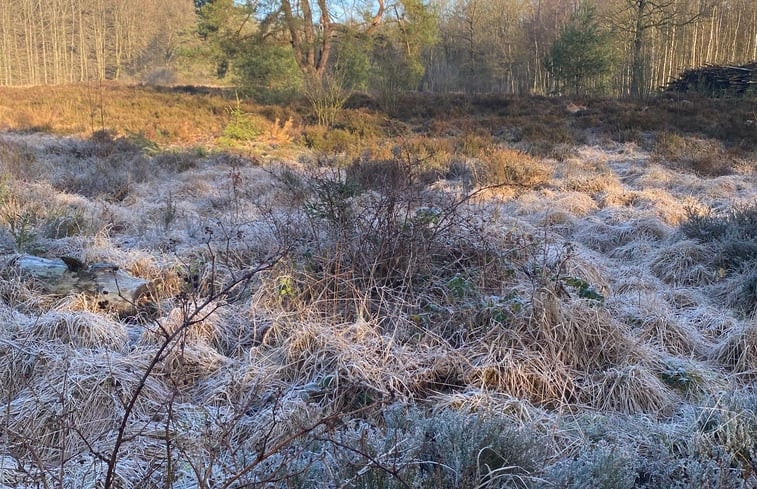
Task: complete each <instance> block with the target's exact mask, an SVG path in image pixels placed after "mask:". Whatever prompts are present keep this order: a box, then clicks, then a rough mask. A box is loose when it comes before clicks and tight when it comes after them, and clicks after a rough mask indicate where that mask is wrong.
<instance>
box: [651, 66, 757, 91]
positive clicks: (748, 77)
mask: <svg viewBox="0 0 757 489" xmlns="http://www.w3.org/2000/svg"><path fill="white" fill-rule="evenodd" d="M665 90H666V91H667V92H696V93H701V94H704V95H707V96H710V97H718V96H726V95H730V96H738V97H754V96H757V62H752V63H748V64H745V65H741V66H720V65H708V66H703V67H701V68H693V69H690V70H686V71H684V72H683V73H681V74H680V75H679V76H678V78H677V79H675V80H673V81H671V82H670V83H668V85H667V87H665Z"/></svg>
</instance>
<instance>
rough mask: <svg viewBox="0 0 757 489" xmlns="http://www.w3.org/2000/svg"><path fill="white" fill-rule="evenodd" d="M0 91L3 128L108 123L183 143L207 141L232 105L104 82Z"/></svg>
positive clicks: (80, 128) (82, 131)
mask: <svg viewBox="0 0 757 489" xmlns="http://www.w3.org/2000/svg"><path fill="white" fill-rule="evenodd" d="M0 96H1V97H2V99H3V103H2V106H1V107H2V108H1V109H0V126H2V127H5V128H7V129H11V130H16V131H34V130H40V129H41V130H43V131H49V132H54V133H57V134H76V135H88V134H91V133H93V132H95V131H97V130H100V129H103V128H108V129H112V130H113V131H115V132H116V133H118V134H121V135H134V136H135V137H137V139H139V138H144V139H146V140H148V141H152V142H154V143H158V144H181V145H184V146H191V145H201V144H206V143H208V142H212V140H213V137H214V135H220V133H221V130H222V129H223V127H224V125H225V124H226V123H227V122H228V120H229V114H228V110H227V109H228V108H229V107H230V106H231V105H232V104H231V102H230V101H229V100H227V99H224V98H223V97H219V96H212V95H200V94H194V95H190V94H186V93H179V92H176V93H171V92H170V91H165V90H157V89H153V88H148V87H130V86H125V85H118V84H110V83H104V84H102V85H90V86H85V85H71V86H55V87H29V88H9V87H3V88H2V89H0ZM245 107H246V106H245ZM246 108H247V107H246ZM247 109H248V110H253V109H252V108H247Z"/></svg>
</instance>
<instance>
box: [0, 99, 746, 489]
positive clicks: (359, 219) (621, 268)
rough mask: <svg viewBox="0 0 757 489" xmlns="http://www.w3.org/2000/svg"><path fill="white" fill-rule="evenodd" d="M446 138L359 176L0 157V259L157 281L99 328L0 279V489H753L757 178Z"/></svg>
mask: <svg viewBox="0 0 757 489" xmlns="http://www.w3.org/2000/svg"><path fill="white" fill-rule="evenodd" d="M540 103H543V104H546V103H547V102H543V101H542V102H540ZM549 103H550V104H551V103H552V102H549ZM518 107H519V106H516V105H512V106H510V108H509V109H508V110H511V111H512V113H513V117H517V118H522V117H525V115H523V113H522V111H524V110H525V108H523V107H521V108H518ZM555 110H556V109H555ZM642 113H643V112H642ZM591 115H592V112H591V110H590V112H589V114H584V115H582V116H580V117H582V118H583V117H586V118H590V117H591ZM564 117H565V118H570V117H574V116H571V115H567V114H566V115H565V116H564ZM615 117H619V116H617V115H616V116H615ZM411 119H412V118H411V117H407V118H406V121H407V120H411ZM461 120H463V121H464V122H465V124H468V126H466V127H467V129H468V130H469V131H468V132H467V133H463V134H458V133H456V132H455V127H454V124H450V123H449V121H448V120H445V119H434V120H433V121H432V124H430V125H428V126H425V125H424V126H421V127H420V128H419V129H418V130H417V131H415V132H411V129H412V128H411V127H408V128H406V129H407V133H404V134H401V135H400V136H398V137H394V136H386V137H382V138H379V137H378V136H375V137H376V138H377V139H376V141H373V142H372V143H371V144H372V145H373V148H372V152H366V153H365V154H364V155H363V156H362V157H360V158H359V159H354V160H353V159H351V158H347V157H346V156H345V155H344V153H341V154H324V153H320V152H318V151H314V149H313V148H309V149H308V148H298V147H297V146H296V141H294V142H292V141H290V143H289V144H292V148H296V151H297V152H298V153H299V154H300V155H301V157H300V158H299V159H297V160H296V161H292V160H289V159H286V160H283V159H282V160H278V159H272V158H268V159H265V158H262V156H261V158H260V159H250V158H247V157H242V156H239V155H234V154H228V153H224V152H208V153H203V152H197V151H193V152H169V153H165V152H163V153H161V152H157V153H156V150H155V148H152V149H150V150H149V151H147V152H146V151H145V150H144V148H143V147H141V146H139V145H136V144H135V142H134V140H133V139H129V138H118V137H114V135H113V134H108V133H97V134H96V135H94V136H93V137H91V138H87V139H83V140H80V139H68V138H62V137H54V136H49V135H47V136H45V135H39V134H34V133H32V134H5V135H0V165H2V174H3V178H2V180H1V181H0V223H1V224H2V236H0V237H1V238H2V240H1V242H0V245H2V247H3V248H4V251H5V253H13V252H26V253H35V254H39V255H42V256H47V257H57V256H74V257H77V258H80V259H82V260H84V261H86V262H90V263H97V262H107V263H113V264H115V265H118V266H119V267H120V268H121V269H123V270H124V271H126V272H127V273H130V274H133V275H135V276H139V277H143V278H146V279H148V280H150V281H151V287H150V294H149V297H148V298H147V299H148V300H146V301H145V302H146V303H145V304H139V305H138V310H137V311H135V314H133V315H121V316H118V315H116V314H115V313H113V312H109V311H106V310H101V309H100V308H99V307H98V304H97V303H96V301H93V300H92V299H91V298H89V297H87V296H68V297H51V296H47V295H45V294H44V293H43V292H42V289H41V288H40V287H39V284H35V283H33V282H32V281H30V280H28V279H26V278H24V277H22V276H19V275H18V273H17V271H14V270H12V269H11V268H5V269H3V270H2V278H1V279H0V298H1V299H2V301H1V302H0V318H1V319H2V322H1V323H0V324H1V325H2V326H0V485H4V486H7V487H30V488H31V487H74V488H78V487H81V488H85V487H86V488H94V487H102V483H103V482H104V481H105V478H106V473H107V472H108V468H109V467H108V466H109V463H110V465H112V468H113V474H112V475H113V476H114V477H113V478H112V479H109V481H110V482H112V487H124V488H127V487H148V488H152V487H182V488H195V487H196V488H219V487H366V488H367V487H428V488H431V487H470V488H477V487H570V488H586V487H607V488H624V487H629V488H630V487H656V488H668V487H690V488H698V487H719V488H732V487H745V488H748V487H754V486H755V484H757V473H755V464H756V463H757V441H756V440H757V438H755V433H757V392H755V390H754V382H755V380H757V312H756V310H755V303H756V301H757V299H755V298H756V297H757V288H756V286H755V283H756V282H755V277H754V270H755V255H754V249H753V248H754V246H753V244H754V243H753V242H754V238H755V236H754V226H753V225H752V224H754V209H755V202H757V187H756V186H755V183H756V182H755V178H756V175H757V173H756V172H755V162H754V160H753V159H750V158H751V157H750V156H749V154H748V153H741V154H740V156H738V158H740V160H739V162H738V164H736V163H734V159H733V158H737V156H734V154H729V156H728V157H729V158H730V159H729V160H728V163H729V166H728V171H727V172H726V173H728V174H727V175H720V173H723V172H720V171H718V172H704V171H702V170H701V168H686V167H685V165H684V164H683V163H682V162H685V160H686V158H685V157H684V156H681V155H680V153H681V152H682V151H685V149H686V147H688V146H686V147H684V146H685V145H676V144H675V143H676V141H677V140H676V139H675V138H672V137H671V136H670V134H669V133H665V134H666V136H665V137H666V138H668V139H667V140H665V144H666V146H664V148H665V151H663V150H662V149H661V148H663V146H661V144H662V143H658V145H657V146H655V145H654V144H651V143H650V144H647V145H644V144H643V143H642V146H639V145H637V143H634V142H623V143H619V142H613V141H612V140H611V139H609V137H610V136H612V135H610V136H608V135H607V134H599V133H597V132H594V131H592V130H589V129H586V131H585V132H583V131H584V125H588V122H590V121H587V120H584V119H581V123H580V124H578V123H576V121H573V122H570V121H568V122H566V124H568V123H570V124H572V126H571V127H572V129H571V131H573V132H571V134H573V135H574V136H575V135H579V136H581V137H580V138H579V139H583V140H584V143H583V144H579V145H576V144H573V145H572V146H571V148H570V150H569V151H563V150H561V151H560V154H559V155H556V154H554V149H555V148H551V149H550V151H542V149H544V146H540V148H541V149H539V151H534V148H533V147H531V148H529V146H528V144H524V143H523V142H522V141H515V140H513V138H512V137H511V136H512V134H513V131H514V130H515V129H517V127H515V128H509V129H508V131H509V132H508V131H505V132H498V131H495V130H493V129H492V130H491V131H489V132H487V131H488V130H489V129H490V128H489V127H488V126H487V125H486V123H487V121H486V120H484V121H483V122H482V123H481V127H479V128H477V127H476V126H475V122H472V121H471V120H470V118H469V117H467V116H464V117H462V118H461ZM566 120H567V119H566ZM411 122H412V121H411ZM411 122H405V124H411ZM491 122H492V121H491V120H489V121H488V123H491ZM516 122H517V123H519V124H520V123H522V122H523V120H521V119H517V121H516ZM555 123H556V119H555V120H552V119H549V120H537V119H534V120H532V121H530V123H529V125H528V126H527V127H526V126H524V127H525V130H524V133H528V134H530V135H531V136H532V137H536V136H537V135H539V134H542V133H549V128H550V127H552V126H550V124H555ZM353 124H357V122H355V121H353ZM539 124H542V125H543V127H542V126H539ZM540 127H542V129H541V130H540V129H539V128H540ZM544 127H546V129H544ZM647 129H649V128H647ZM395 130H397V131H401V130H402V129H398V128H395ZM476 130H479V131H478V132H476ZM579 130H580V131H579ZM666 130H668V131H669V130H670V128H669V127H666ZM419 131H421V132H422V131H427V132H426V133H425V134H424V133H422V134H420V135H419ZM540 131H541V132H540ZM516 132H517V131H516ZM579 132H580V134H579ZM655 135H656V133H655V132H653V131H649V132H647V133H645V134H641V137H640V139H641V140H643V139H650V140H651V139H654V137H655ZM427 136H433V137H428V138H427ZM324 137H325V136H324ZM566 137H567V136H566ZM710 137H713V136H710ZM687 141H688V140H687ZM563 144H567V143H563ZM687 144H688V143H687ZM707 144H710V145H712V144H714V143H712V141H709V142H708V143H707ZM655 148H656V149H655ZM563 149H565V148H563ZM673 150H675V151H677V153H676V155H677V156H676V158H675V161H668V160H667V159H666V156H665V155H669V154H672V151H673ZM289 151H295V149H290V150H289ZM719 151H720V150H719ZM722 151H725V150H722ZM545 154H547V155H548V156H552V157H545V156H544V155H545ZM715 154H716V152H713V153H712V155H715ZM717 154H724V153H717ZM712 155H710V156H711V157H714V156H712ZM556 156H559V161H558V159H557V158H555V157H556ZM264 160H265V162H263V161H264ZM519 164H522V167H520V166H519ZM718 168H720V167H718ZM713 173H714V174H713ZM500 183H501V184H503V185H498V184H500ZM482 185H488V186H486V187H482ZM261 264H264V265H266V268H265V270H263V271H261V272H260V273H256V274H254V276H252V277H251V279H250V280H244V281H242V282H240V283H239V285H238V286H236V287H231V288H230V289H229V291H228V293H223V294H221V293H219V291H222V290H224V288H225V287H229V286H230V284H234V283H236V282H235V281H237V280H239V278H240V277H244V276H245V273H248V272H249V271H250V270H251V269H253V268H255V267H258V266H260V265H261ZM146 372H149V375H147V376H145V373H146ZM137 391H138V394H136V395H135V392H137ZM124 419H126V422H125V423H122V422H123V420H124ZM117 444H118V446H119V448H118V452H117V457H113V451H114V446H116V445H117ZM98 484H100V485H98Z"/></svg>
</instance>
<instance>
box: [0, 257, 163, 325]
mask: <svg viewBox="0 0 757 489" xmlns="http://www.w3.org/2000/svg"><path fill="white" fill-rule="evenodd" d="M2 267H3V268H8V267H12V268H13V269H15V270H17V271H18V272H19V273H20V274H21V275H22V276H27V277H30V278H32V279H34V280H36V281H37V282H38V283H39V284H40V285H41V286H42V287H43V288H44V289H45V290H46V291H47V292H48V293H50V294H53V295H60V296H65V295H68V294H80V293H83V294H87V295H89V296H92V297H94V298H95V299H96V300H97V304H98V305H99V306H100V307H101V308H102V309H115V310H118V311H129V310H131V309H133V307H134V304H136V302H137V301H138V300H139V299H140V298H141V297H142V296H144V295H145V294H146V292H147V287H148V284H149V282H148V281H147V280H144V279H141V278H137V277H132V276H131V275H129V274H127V273H124V272H122V271H121V270H119V269H118V267H117V266H115V265H111V264H108V263H95V264H92V265H86V264H84V263H82V262H81V261H79V260H77V259H76V258H70V257H63V258H40V257H38V256H32V255H25V254H21V255H8V256H5V257H4V258H3V259H2Z"/></svg>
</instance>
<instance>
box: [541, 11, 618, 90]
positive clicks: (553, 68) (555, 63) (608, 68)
mask: <svg viewBox="0 0 757 489" xmlns="http://www.w3.org/2000/svg"><path fill="white" fill-rule="evenodd" d="M615 53H616V50H615V46H614V36H613V35H612V33H611V32H610V31H607V30H605V29H603V28H602V26H601V25H600V24H599V22H598V20H597V15H596V8H595V6H594V4H593V3H592V2H591V1H589V0H587V1H583V2H581V3H580V4H579V6H578V8H577V9H576V11H575V12H574V13H573V15H572V16H571V19H570V21H569V22H568V23H567V25H566V26H565V27H563V29H562V30H561V32H560V37H558V38H557V40H555V42H554V43H553V44H552V48H551V49H550V58H549V60H548V61H547V67H548V69H549V71H550V72H551V73H552V76H554V78H555V80H556V82H557V84H558V90H559V91H565V92H568V93H572V94H575V95H586V94H595V95H596V94H603V93H605V92H606V91H607V89H608V88H609V82H610V78H611V76H612V74H613V71H614V68H615V64H616V59H617V56H616V54H615Z"/></svg>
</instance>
